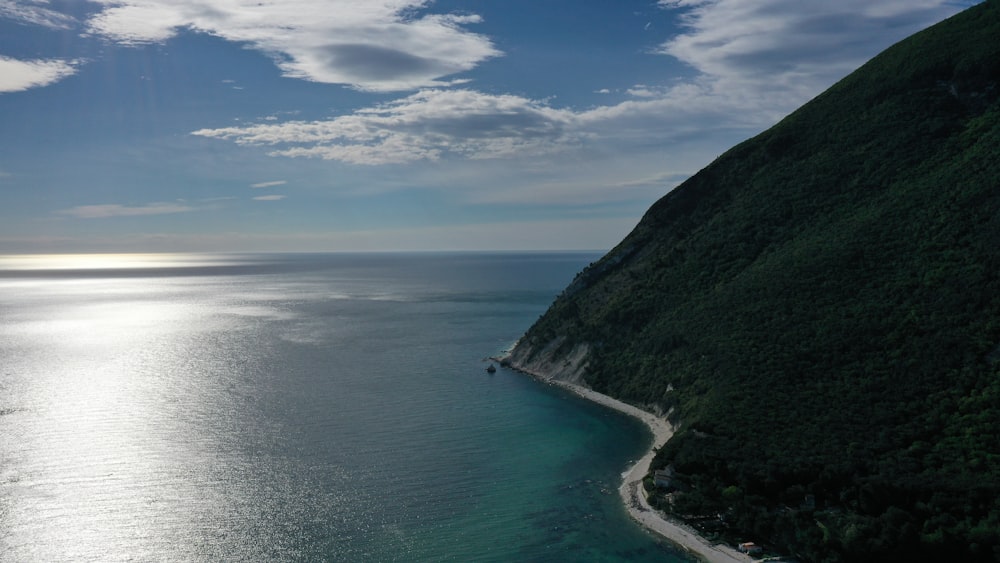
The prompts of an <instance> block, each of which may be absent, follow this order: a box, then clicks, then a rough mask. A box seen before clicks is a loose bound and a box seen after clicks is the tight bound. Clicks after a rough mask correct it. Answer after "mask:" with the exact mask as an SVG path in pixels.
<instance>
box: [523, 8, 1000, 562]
mask: <svg viewBox="0 0 1000 563" xmlns="http://www.w3.org/2000/svg"><path fill="white" fill-rule="evenodd" d="M998 82H1000V1H997V0H988V1H986V2H984V3H981V4H979V5H976V6H974V7H972V8H970V9H968V10H966V11H965V12H963V13H961V14H959V15H957V16H955V17H953V18H951V19H949V20H947V21H944V22H942V23H940V24H938V25H936V26H934V27H932V28H930V29H927V30H925V31H923V32H921V33H918V34H916V35H914V36H912V37H910V38H909V39H906V40H904V41H902V42H900V43H898V44H897V45H895V46H893V47H892V48H890V49H888V50H887V51H885V52H884V53H882V54H881V55H879V56H878V57H876V58H874V59H873V60H871V61H870V62H869V63H867V64H866V65H865V66H863V67H862V68H861V69H859V70H857V71H856V72H854V73H853V74H851V75H850V76H849V77H847V78H845V79H844V80H842V81H841V82H839V83H838V84H836V85H835V86H833V87H832V88H830V89H829V90H828V91H826V92H825V93H823V94H822V95H820V96H818V97H817V98H816V99H814V100H812V101H811V102H809V103H808V104H806V105H805V106H803V107H802V108H800V109H799V110H797V111H796V112H794V113H793V114H791V115H789V116H788V117H787V118H785V119H784V120H783V121H781V122H780V123H778V124H777V125H775V126H774V127H773V128H771V129H770V130H768V131H766V132H764V133H762V134H760V135H758V136H757V137H755V138H753V139H751V140H749V141H746V142H744V143H742V144H740V145H738V146H736V147H734V148H733V149H731V150H730V151H728V152H726V153H725V154H724V155H722V156H721V157H719V158H718V159H717V160H716V161H715V162H713V163H712V164H711V165H709V166H708V167H706V168H705V169H704V170H702V171H700V172H699V173H698V174H696V175H695V176H693V177H692V178H690V179H689V180H688V181H686V182H685V183H684V184H682V185H681V186H679V187H678V188H676V189H675V190H673V191H672V192H670V193H669V194H667V195H666V196H665V197H663V198H662V199H661V200H660V201H658V202H657V203H656V204H654V205H653V206H652V208H650V209H649V211H648V212H647V213H646V215H645V216H644V217H643V219H642V221H641V222H640V223H639V225H638V226H637V227H636V228H635V230H634V231H633V232H632V233H631V234H630V235H629V236H628V237H627V238H625V240H623V241H622V242H621V243H620V244H619V245H618V246H617V247H616V248H615V249H614V250H612V251H611V252H610V253H609V254H608V255H606V256H605V257H604V258H602V259H601V260H600V261H598V262H596V263H594V264H592V265H591V266H590V267H588V268H587V269H586V270H584V271H583V272H581V273H580V274H579V275H578V277H577V278H576V280H574V282H573V283H572V284H571V285H570V286H569V287H568V288H566V290H565V291H564V292H563V294H562V295H561V296H560V297H559V298H558V299H557V300H556V301H555V302H554V303H553V305H552V306H551V308H550V310H549V311H548V312H547V313H546V314H545V315H544V316H542V317H541V318H540V319H539V320H538V322H537V323H536V324H535V325H534V326H532V327H531V329H530V330H529V331H528V332H527V334H526V335H525V336H524V338H522V339H521V341H520V342H519V344H518V345H517V346H516V347H515V349H514V350H513V353H512V356H511V358H510V362H511V363H512V364H514V365H515V366H518V367H522V368H525V369H530V370H533V371H548V372H549V373H554V374H556V375H557V376H559V377H566V378H571V379H572V378H582V379H583V380H584V381H585V383H586V384H587V385H589V386H591V387H593V388H594V389H596V390H598V391H601V392H604V393H607V394H609V395H612V396H615V397H618V398H620V399H623V400H626V401H629V402H632V403H634V404H637V405H641V406H645V407H647V408H651V409H656V410H659V411H660V412H663V413H667V412H669V416H670V418H671V420H672V421H674V422H675V423H676V424H678V425H679V430H678V432H677V434H676V435H675V437H674V438H673V439H672V440H670V441H669V442H668V443H667V445H666V446H665V447H664V448H662V449H661V451H660V452H659V454H658V456H657V457H656V459H655V460H654V462H653V467H652V468H659V467H665V466H672V467H673V468H674V470H675V471H676V478H677V479H676V483H677V490H676V491H673V492H671V491H672V489H673V488H672V489H654V492H653V500H654V501H655V502H658V503H660V505H661V506H663V507H664V508H666V509H668V510H672V511H674V513H676V514H678V515H681V516H687V517H694V516H706V517H707V518H704V519H702V520H700V522H701V524H702V525H703V529H715V530H718V531H721V533H722V534H724V535H728V537H731V538H737V537H750V538H753V539H756V540H757V541H758V542H763V543H767V544H770V545H772V546H774V547H776V548H779V549H782V550H784V551H785V552H788V553H793V554H795V555H798V556H799V557H800V558H802V559H804V560H808V561H890V560H895V561H903V560H905V561H915V560H924V561H994V560H1000V85H998ZM652 468H651V469H652ZM719 514H721V515H722V518H721V519H719V518H718V517H717V515H719Z"/></svg>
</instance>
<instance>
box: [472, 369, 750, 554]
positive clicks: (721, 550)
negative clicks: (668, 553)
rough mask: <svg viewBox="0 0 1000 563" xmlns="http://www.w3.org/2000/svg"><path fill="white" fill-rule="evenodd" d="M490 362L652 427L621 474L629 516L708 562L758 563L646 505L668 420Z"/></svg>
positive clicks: (621, 492)
mask: <svg viewBox="0 0 1000 563" xmlns="http://www.w3.org/2000/svg"><path fill="white" fill-rule="evenodd" d="M490 359H492V360H495V361H497V362H499V363H500V364H501V365H503V366H504V367H507V368H509V369H512V370H515V371H518V372H521V373H524V374H526V375H529V376H531V377H533V378H535V379H537V380H539V381H542V382H544V383H548V384H550V385H555V386H557V387H561V388H563V389H566V390H567V391H570V392H571V393H574V394H576V395H578V396H580V397H583V398H584V399H587V400H589V401H592V402H594V403H597V404H599V405H603V406H605V407H608V408H610V409H614V410H616V411H618V412H621V413H624V414H627V415H629V416H631V417H634V418H638V419H639V420H641V421H642V422H643V423H644V424H645V425H646V426H647V427H649V430H650V432H652V433H653V443H652V444H651V445H650V448H649V451H648V452H646V454H645V455H643V456H642V457H641V458H640V459H639V460H638V461H636V462H635V463H634V464H633V465H632V466H631V467H630V468H629V469H628V470H627V471H625V472H624V473H623V474H622V475H623V477H624V478H623V481H622V484H621V486H620V487H619V488H618V494H619V496H620V497H621V499H622V502H623V503H624V504H625V508H626V509H628V513H629V516H631V518H632V519H633V520H635V521H636V522H638V523H639V524H641V525H642V526H644V527H645V528H646V529H648V530H650V531H652V532H654V533H656V534H658V535H660V536H662V537H663V538H665V539H667V540H669V541H670V542H671V543H673V544H675V545H677V546H678V547H680V548H682V549H684V550H685V551H687V552H689V553H691V554H693V555H695V556H696V557H698V558H699V559H701V560H703V561H706V562H708V563H748V562H752V561H756V560H755V559H753V558H752V557H750V556H749V555H746V554H745V553H740V552H739V551H737V550H736V549H733V548H732V547H729V546H726V545H713V544H711V543H710V542H709V541H708V540H707V539H705V538H703V537H701V536H699V535H698V533H697V532H696V531H694V529H692V528H690V527H689V526H686V525H684V524H681V523H678V522H673V521H671V520H668V519H667V518H666V517H664V516H663V514H662V513H661V512H659V511H658V510H656V509H654V508H653V507H651V506H650V505H649V503H647V502H646V497H645V495H643V494H642V488H641V487H642V479H643V477H645V475H646V472H647V470H648V469H649V464H650V462H651V461H652V460H653V456H654V455H656V450H657V449H658V448H660V447H661V446H662V445H663V444H665V443H666V442H667V440H669V439H670V438H671V437H672V436H673V435H674V428H673V426H672V425H671V424H670V423H669V422H667V420H666V419H664V418H661V417H658V416H656V415H654V414H653V413H651V412H648V411H644V410H642V409H640V408H638V407H635V406H632V405H629V404H627V403H624V402H622V401H619V400H618V399H615V398H612V397H609V396H607V395H605V394H603V393H598V392H597V391H594V390H593V389H590V388H588V387H584V386H582V385H577V384H575V383H570V382H568V381H560V380H558V379H553V378H552V377H547V376H545V375H543V374H540V373H536V372H532V371H530V370H526V369H524V368H522V367H519V366H514V365H511V364H510V363H509V361H508V360H507V359H506V358H504V357H493V358H490Z"/></svg>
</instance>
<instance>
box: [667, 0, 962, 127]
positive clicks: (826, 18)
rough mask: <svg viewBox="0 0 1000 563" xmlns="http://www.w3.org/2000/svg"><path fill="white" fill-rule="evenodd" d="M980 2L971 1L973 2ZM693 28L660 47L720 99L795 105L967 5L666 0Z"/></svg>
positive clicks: (946, 1) (935, 0)
mask: <svg viewBox="0 0 1000 563" xmlns="http://www.w3.org/2000/svg"><path fill="white" fill-rule="evenodd" d="M972 3H974V2H965V3H964V4H965V5H966V6H967V5H971V4H972ZM659 5H660V6H661V7H662V8H664V9H671V10H681V11H682V12H683V15H682V23H683V24H684V26H685V31H684V32H683V33H681V34H680V35H678V36H676V37H674V38H672V39H670V40H669V41H666V42H665V43H663V44H662V45H660V47H659V48H658V49H657V52H658V53H661V54H664V55H669V56H672V57H675V58H677V59H679V60H680V61H682V62H684V63H687V64H688V65H690V66H691V67H692V68H694V69H695V70H696V71H698V73H699V77H698V79H697V83H698V84H699V85H700V86H701V87H702V89H703V90H704V93H705V94H706V95H708V96H711V97H713V98H719V97H722V98H725V97H729V96H730V95H731V94H730V93H731V92H740V93H741V95H742V96H744V97H745V98H746V99H747V101H748V105H751V106H760V105H763V104H762V103H761V101H762V100H767V103H768V104H769V105H770V106H771V107H775V108H780V109H781V110H783V111H785V112H787V111H789V110H791V109H794V108H795V107H797V106H798V105H799V104H801V103H803V102H805V101H806V100H808V99H809V98H811V97H813V96H815V95H816V94H818V93H819V92H820V91H822V90H823V89H825V88H826V87H828V86H830V85H831V84H833V83H834V82H835V81H837V80H838V79H840V78H842V77H843V76H845V75H847V74H848V73H849V72H851V71H852V70H854V69H855V68H857V67H858V66H860V65H861V64H862V63H864V62H865V61H866V60H867V59H869V58H871V57H872V56H873V55H875V54H877V53H878V52H879V51H881V50H883V49H885V48H886V47H888V46H889V45H891V44H892V43H894V42H896V41H898V40H900V39H903V38H904V37H906V36H908V35H910V34H912V33H914V32H916V31H918V30H920V29H922V28H924V27H926V26H928V25H931V24H933V23H935V22H937V21H940V20H942V19H944V18H945V17H947V16H949V15H952V14H954V13H956V12H958V11H960V10H961V9H962V7H963V6H961V5H958V4H957V3H956V2H954V1H951V0H880V1H879V2H870V1H868V0H841V1H839V2H802V1H801V0H758V1H755V2H746V1H745V0H660V1H659Z"/></svg>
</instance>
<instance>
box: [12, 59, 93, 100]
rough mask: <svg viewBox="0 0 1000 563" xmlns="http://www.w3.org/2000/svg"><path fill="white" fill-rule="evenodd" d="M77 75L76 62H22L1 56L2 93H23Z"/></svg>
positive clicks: (54, 60) (57, 60) (55, 60)
mask: <svg viewBox="0 0 1000 563" xmlns="http://www.w3.org/2000/svg"><path fill="white" fill-rule="evenodd" d="M75 73H76V62H75V61H71V62H67V61H63V60H59V59H50V60H33V61H22V60H18V59H12V58H9V57H4V56H0V93H4V92H21V91H24V90H30V89H31V88H40V87H42V86H48V85H49V84H52V83H55V82H58V81H60V80H62V79H63V78H66V77H67V76H71V75H73V74H75Z"/></svg>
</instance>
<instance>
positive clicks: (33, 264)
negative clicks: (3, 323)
mask: <svg viewBox="0 0 1000 563" xmlns="http://www.w3.org/2000/svg"><path fill="white" fill-rule="evenodd" d="M208 259H209V257H208V256H201V255H197V254H19V255H7V256H0V270H40V271H45V270H124V269H145V268H177V267H185V266H196V265H200V264H204V263H205V262H206V261H207V260H208Z"/></svg>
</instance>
